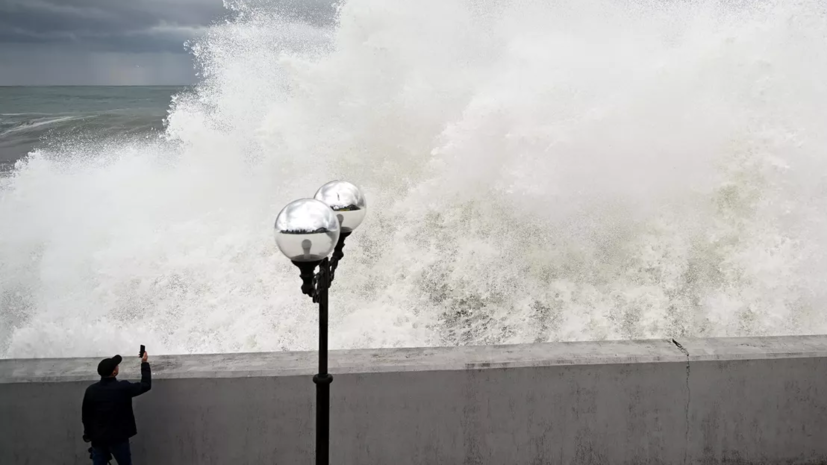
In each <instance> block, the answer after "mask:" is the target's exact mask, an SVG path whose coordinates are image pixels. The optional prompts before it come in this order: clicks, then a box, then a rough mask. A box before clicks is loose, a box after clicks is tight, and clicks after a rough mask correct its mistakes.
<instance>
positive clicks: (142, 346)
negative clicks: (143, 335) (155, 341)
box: [138, 344, 146, 358]
mask: <svg viewBox="0 0 827 465" xmlns="http://www.w3.org/2000/svg"><path fill="white" fill-rule="evenodd" d="M144 352H146V347H144V345H143V344H141V351H140V352H139V353H138V357H141V358H143V357H144Z"/></svg>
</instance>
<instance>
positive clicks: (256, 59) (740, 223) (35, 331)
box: [0, 0, 827, 357]
mask: <svg viewBox="0 0 827 465" xmlns="http://www.w3.org/2000/svg"><path fill="white" fill-rule="evenodd" d="M232 5H233V6H232V8H235V9H237V12H236V13H237V14H236V15H235V16H234V17H235V19H234V20H232V21H230V22H227V23H224V24H219V25H216V26H214V27H213V28H212V29H211V30H210V33H209V34H208V35H207V36H206V37H204V38H203V39H201V40H200V41H197V42H196V43H194V45H193V47H192V54H193V59H194V61H195V63H196V64H197V66H198V69H199V72H200V75H201V80H200V82H199V83H198V84H197V85H196V86H194V87H193V88H188V89H180V90H169V91H164V92H169V93H170V94H174V95H173V96H172V98H171V100H170V102H169V105H167V104H166V103H165V104H164V105H162V106H161V105H158V106H156V105H155V104H154V103H153V104H151V105H150V104H147V105H146V106H145V107H143V106H140V104H137V103H136V104H135V105H120V104H118V105H120V106H118V105H116V106H117V107H118V108H119V109H121V110H126V113H128V114H130V115H134V114H135V113H133V111H132V110H133V109H135V108H139V107H140V108H139V111H138V112H137V113H141V112H145V113H144V116H142V117H141V118H138V119H140V120H141V121H143V122H142V123H135V124H134V126H135V127H141V128H142V129H139V130H137V131H133V132H130V131H131V130H132V129H131V128H133V125H132V124H124V126H123V128H124V130H123V131H119V130H115V131H110V130H108V129H107V130H106V131H103V132H104V134H101V135H99V136H96V137H89V136H86V137H73V136H72V134H70V135H69V137H62V136H53V137H52V136H50V137H48V138H47V139H46V141H45V142H43V143H34V147H35V148H34V149H26V150H30V154H29V155H28V156H26V157H25V158H24V159H22V160H20V161H18V162H17V163H16V165H15V166H14V168H13V170H12V171H11V173H10V174H9V175H8V176H6V178H5V179H3V180H2V185H0V186H2V187H0V357H45V356H65V355H93V354H96V355H99V354H109V353H113V352H121V353H129V351H130V350H134V349H133V347H136V346H137V345H138V344H146V345H147V348H148V349H149V350H150V351H151V352H152V353H200V352H240V351H267V350H304V349H313V348H314V347H315V345H316V340H317V339H316V325H315V320H316V311H315V307H314V306H313V304H312V303H311V302H310V301H309V300H308V299H307V298H306V297H305V296H303V295H302V294H301V293H300V290H299V287H300V280H299V277H298V272H297V270H296V269H295V268H294V267H293V266H292V265H291V264H290V263H289V262H288V261H287V260H286V259H285V258H283V257H282V256H281V254H280V253H279V252H278V250H277V248H276V246H275V244H274V240H273V235H272V223H273V221H274V219H275V217H276V215H277V213H278V212H279V210H280V209H281V208H282V206H284V205H285V204H286V203H287V202H289V201H291V200H293V199H296V198H300V197H307V196H311V195H312V194H313V193H314V192H315V190H316V188H317V187H318V186H320V185H321V184H323V183H324V182H326V181H328V180H331V179H336V178H341V179H347V180H349V181H351V182H353V183H355V184H357V185H360V186H362V188H363V189H364V190H365V192H366V194H367V198H368V205H369V213H368V216H367V218H366V220H365V222H364V223H363V225H362V226H361V227H360V229H359V230H357V231H356V233H354V235H353V236H351V238H349V239H348V245H347V247H346V249H345V252H346V256H345V259H344V261H343V262H342V264H341V266H340V268H339V271H338V272H337V276H336V282H335V283H334V288H333V290H332V293H331V298H330V299H331V334H330V343H331V347H333V348H353V347H392V346H418V345H458V344H498V343H525V342H535V341H556V340H602V339H626V338H657V337H677V336H679V337H694V336H744V335H782V334H784V335H789V334H812V333H824V332H825V331H827V316H826V315H825V311H824V308H825V307H824V303H825V301H827V300H825V297H827V295H825V294H827V260H825V259H827V220H825V218H826V216H825V212H827V132H825V131H824V128H825V127H827V111H825V110H824V109H825V108H827V85H826V84H825V82H827V81H825V79H824V77H825V76H827V47H825V46H824V45H825V42H824V41H825V37H827V7H826V6H824V4H823V3H822V2H819V1H808V0H798V1H794V2H790V1H780V0H779V1H771V0H767V1H757V2H721V1H674V2H662V1H616V0H611V1H610V0H586V1H583V0H577V1H574V0H572V1H565V0H564V1H558V2H537V1H518V0H512V1H509V0H501V1H491V2H477V1H470V0H468V1H466V0H438V1H437V0H433V1H431V0H424V1H420V2H401V1H388V0H350V1H348V2H346V3H344V4H342V5H340V6H339V7H338V8H337V19H336V22H335V24H334V25H332V26H330V27H327V26H318V25H310V24H304V23H301V22H297V21H296V20H295V19H290V17H287V16H280V15H278V14H275V13H273V12H269V11H261V10H259V9H257V7H256V6H255V5H249V4H244V3H243V2H242V3H239V2H234V3H233V4H232ZM88 91H89V92H92V93H95V92H99V91H100V90H99V89H90V90H88ZM122 91H123V94H119V95H118V96H116V97H111V98H113V99H115V100H117V99H129V98H136V97H135V95H137V94H136V93H140V92H149V93H152V92H155V91H154V90H145V89H123V90H122ZM13 92H22V93H23V94H21V95H23V96H22V97H20V98H19V99H18V103H17V104H15V105H16V108H17V109H16V110H14V111H10V110H6V109H5V108H6V99H5V98H4V99H3V100H2V101H0V102H2V103H0V106H1V107H2V108H3V109H2V111H0V113H29V114H33V113H39V112H41V110H38V109H37V108H35V105H33V104H31V100H29V102H30V103H29V104H27V103H26V101H27V99H29V98H31V97H26V96H25V93H26V92H28V91H27V90H14V91H13ZM55 92H58V93H59V92H67V93H66V94H63V95H64V98H63V99H61V98H57V99H56V101H57V103H56V105H57V106H56V107H55V109H54V111H53V112H44V113H48V114H49V115H58V114H59V115H64V116H49V118H51V117H66V116H65V115H70V114H74V113H73V111H75V109H77V107H74V106H73V105H72V104H70V103H69V102H70V101H71V99H72V98H74V97H71V93H72V92H74V90H71V91H65V90H62V91H55ZM112 92H115V93H118V92H121V90H112ZM160 94H161V92H160V91H159V93H158V94H156V95H158V98H159V99H162V100H163V101H164V102H166V99H167V97H166V96H163V98H162V96H161V95H160ZM137 100H140V99H136V101H137ZM149 100H152V99H151V98H150V99H149ZM149 100H146V101H144V100H141V101H144V102H148V101H149ZM60 101H63V102H64V103H65V104H62V103H60ZM153 102H155V100H153ZM162 108H163V111H162ZM84 111H85V110H84ZM92 111H93V112H104V113H105V112H107V111H115V110H113V109H110V108H109V107H107V108H103V107H101V108H99V109H93V110H92ZM150 113H151V114H152V115H153V116H149V115H150ZM144 117H146V118H144ZM164 117H165V119H164ZM4 121H5V117H4ZM28 121H32V122H33V123H30V124H28V126H33V125H34V124H37V121H36V119H35V118H31V117H30V118H29V119H28ZM107 121H108V118H107ZM136 121H137V120H136ZM162 121H163V123H161V122H162ZM4 124H5V123H4ZM11 124H13V126H11V129H14V128H15V127H21V126H20V125H21V123H19V122H17V123H11ZM52 124H66V125H67V126H66V127H67V128H69V129H70V132H71V129H72V128H73V127H74V126H75V125H81V126H82V125H84V124H88V122H87V121H86V120H82V121H81V120H75V121H74V122H73V121H72V120H64V121H60V122H58V123H52ZM160 125H162V126H160ZM4 127H5V126H4ZM151 128H155V130H154V131H153V130H151ZM4 130H7V129H4ZM123 133H126V134H123ZM3 143H8V142H3ZM15 147H16V146H15ZM6 150H12V149H8V146H7V149H6ZM14 150H17V149H14ZM7 153H10V152H7ZM16 156H17V155H13V156H12V157H16Z"/></svg>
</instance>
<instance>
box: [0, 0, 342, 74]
mask: <svg viewBox="0 0 827 465" xmlns="http://www.w3.org/2000/svg"><path fill="white" fill-rule="evenodd" d="M334 1H335V0H242V1H239V0H228V1H227V6H226V7H225V5H224V4H223V2H222V0H0V85H8V84H12V85H20V84H28V83H36V84H63V83H71V84H78V83H84V82H89V83H97V84H99V83H101V75H102V74H101V73H103V75H104V76H110V75H111V76H121V77H120V78H118V77H107V78H105V79H106V82H111V83H113V84H136V85H141V84H152V83H156V82H163V83H167V82H168V81H170V80H172V81H177V80H181V81H182V82H181V83H188V82H190V81H192V79H194V74H193V72H192V63H191V59H190V57H189V55H186V54H185V52H186V49H185V46H184V43H185V42H187V41H189V40H192V39H197V38H199V37H200V36H201V35H203V34H204V33H205V32H206V30H207V28H208V27H209V26H210V25H211V24H215V23H217V22H221V21H225V20H228V19H232V18H233V17H235V16H237V15H239V14H242V15H246V14H250V13H254V12H256V11H260V10H266V11H272V12H277V13H279V14H282V15H285V16H288V17H291V18H294V19H297V20H300V21H303V22H307V23H311V24H314V25H329V24H332V23H333V20H334V11H335V9H334V7H333V3H334ZM60 57H65V59H60V60H57V58H60ZM69 57H71V58H69ZM175 57H177V58H175ZM58 61H59V62H60V68H58V65H57V62H58ZM75 63H76V64H75ZM153 63H155V64H153ZM90 66H91V67H90ZM95 66H97V67H98V68H95ZM103 66H120V67H123V68H124V69H122V70H121V71H122V72H117V70H114V71H115V72H113V70H109V69H102V68H100V67H103ZM136 67H137V68H141V69H142V70H143V71H142V72H141V73H137V74H136V73H135V72H134V70H133V71H132V72H126V71H127V69H126V68H136ZM162 67H163V69H162ZM153 68H158V72H157V73H156V74H157V78H153V73H152V69H153ZM49 70H51V71H49ZM171 70H172V71H171ZM173 71H174V72H173ZM124 76H126V77H124Z"/></svg>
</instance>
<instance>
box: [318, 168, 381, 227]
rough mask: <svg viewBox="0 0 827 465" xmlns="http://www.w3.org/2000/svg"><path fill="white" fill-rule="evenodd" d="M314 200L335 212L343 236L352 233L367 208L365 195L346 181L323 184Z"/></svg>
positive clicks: (360, 222)
mask: <svg viewBox="0 0 827 465" xmlns="http://www.w3.org/2000/svg"><path fill="white" fill-rule="evenodd" d="M314 198H315V199H316V200H319V201H321V202H324V203H325V204H327V205H328V206H329V207H330V209H332V210H333V212H335V214H336V217H337V218H338V219H339V223H341V225H342V232H343V233H345V234H350V233H351V232H353V230H354V229H356V228H357V227H358V226H359V225H360V224H362V220H364V219H365V214H366V213H367V207H368V205H367V202H366V201H365V194H363V193H362V191H361V190H360V189H359V188H358V187H356V186H354V185H353V184H351V183H349V182H347V181H331V182H329V183H327V184H325V185H324V186H322V187H320V188H319V190H318V191H317V192H316V195H315V196H314Z"/></svg>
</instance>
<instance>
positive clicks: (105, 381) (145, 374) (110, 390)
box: [83, 363, 152, 446]
mask: <svg viewBox="0 0 827 465" xmlns="http://www.w3.org/2000/svg"><path fill="white" fill-rule="evenodd" d="M150 389H152V376H151V374H150V371H149V363H142V364H141V382H140V383H130V382H129V381H118V380H117V379H115V378H101V380H100V382H97V383H95V384H93V385H91V386H89V387H88V388H86V395H84V396H83V434H84V436H85V437H87V438H88V439H89V440H91V441H92V445H93V446H99V445H101V446H105V445H108V444H118V443H121V442H123V441H126V440H127V439H129V438H131V437H132V436H135V435H136V434H138V428H137V427H136V426H135V415H134V414H133V413H132V398H133V397H135V396H139V395H141V394H143V393H145V392H147V391H149V390H150Z"/></svg>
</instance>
